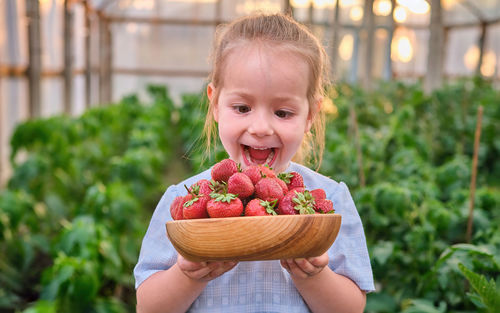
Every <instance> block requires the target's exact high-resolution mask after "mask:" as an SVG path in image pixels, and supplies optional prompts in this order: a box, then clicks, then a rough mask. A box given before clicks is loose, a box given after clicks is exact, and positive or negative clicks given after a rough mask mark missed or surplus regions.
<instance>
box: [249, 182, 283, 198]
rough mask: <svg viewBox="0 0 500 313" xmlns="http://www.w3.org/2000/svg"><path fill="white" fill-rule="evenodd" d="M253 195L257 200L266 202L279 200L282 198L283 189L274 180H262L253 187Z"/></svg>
mask: <svg viewBox="0 0 500 313" xmlns="http://www.w3.org/2000/svg"><path fill="white" fill-rule="evenodd" d="M255 195H256V196H257V198H260V199H262V200H266V201H273V200H278V201H279V200H280V199H281V198H283V196H284V192H283V189H282V188H281V186H280V184H279V183H278V182H277V181H276V180H275V179H274V178H269V177H266V178H262V179H261V180H259V182H257V184H256V185H255Z"/></svg>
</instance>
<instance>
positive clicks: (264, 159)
mask: <svg viewBox="0 0 500 313" xmlns="http://www.w3.org/2000/svg"><path fill="white" fill-rule="evenodd" d="M241 148H242V149H243V159H244V161H245V164H246V165H247V166H249V165H255V164H259V165H262V164H267V165H269V166H272V164H273V163H274V161H275V159H276V156H277V153H276V152H277V148H254V147H250V146H246V145H241Z"/></svg>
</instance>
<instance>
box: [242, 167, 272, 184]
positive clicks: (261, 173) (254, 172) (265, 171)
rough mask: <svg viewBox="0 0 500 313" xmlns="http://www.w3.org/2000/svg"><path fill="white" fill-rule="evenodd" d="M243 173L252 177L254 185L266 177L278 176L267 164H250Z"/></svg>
mask: <svg viewBox="0 0 500 313" xmlns="http://www.w3.org/2000/svg"><path fill="white" fill-rule="evenodd" d="M243 173H244V174H245V175H247V176H248V177H250V179H251V180H252V183H253V184H254V185H255V184H257V182H258V181H259V180H261V179H262V178H264V177H276V174H275V173H274V171H273V170H272V169H270V168H269V167H267V166H265V165H250V166H249V167H247V168H245V169H244V170H243Z"/></svg>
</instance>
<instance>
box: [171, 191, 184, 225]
mask: <svg viewBox="0 0 500 313" xmlns="http://www.w3.org/2000/svg"><path fill="white" fill-rule="evenodd" d="M184 198H185V196H178V197H175V199H174V201H172V204H171V205H170V215H172V219H174V220H182V219H184V216H183V212H182V211H183V207H182V205H183V204H184V202H185V200H184Z"/></svg>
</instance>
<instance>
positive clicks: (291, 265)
mask: <svg viewBox="0 0 500 313" xmlns="http://www.w3.org/2000/svg"><path fill="white" fill-rule="evenodd" d="M280 262H281V266H283V267H284V268H285V269H286V270H287V271H288V273H290V275H291V276H292V277H295V278H302V279H306V278H310V277H313V276H314V275H316V274H318V273H319V272H321V270H323V268H325V266H327V265H328V253H326V252H325V253H323V254H322V255H320V256H318V257H312V258H307V259H288V260H281V261H280Z"/></svg>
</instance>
